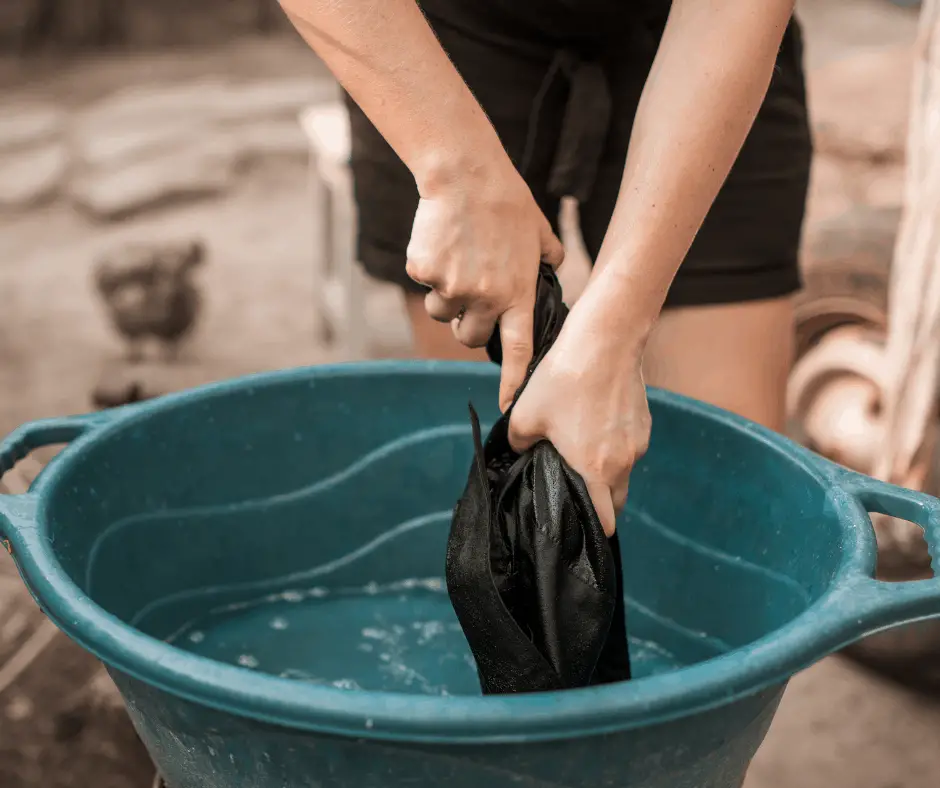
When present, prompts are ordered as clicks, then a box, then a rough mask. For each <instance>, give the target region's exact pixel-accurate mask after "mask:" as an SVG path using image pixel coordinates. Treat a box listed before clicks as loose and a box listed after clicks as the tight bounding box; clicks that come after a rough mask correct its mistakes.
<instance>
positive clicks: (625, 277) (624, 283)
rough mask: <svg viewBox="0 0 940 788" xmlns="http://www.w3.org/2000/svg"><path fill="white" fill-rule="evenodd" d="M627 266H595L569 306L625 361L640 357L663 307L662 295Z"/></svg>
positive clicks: (574, 313) (573, 314)
mask: <svg viewBox="0 0 940 788" xmlns="http://www.w3.org/2000/svg"><path fill="white" fill-rule="evenodd" d="M649 285H650V283H649V282H648V281H643V277H640V276H637V275H636V272H635V271H634V270H632V269H631V268H629V267H628V266H620V265H609V266H604V267H602V268H596V269H595V271H594V273H593V274H592V276H591V279H590V281H589V282H588V285H587V287H586V288H585V290H584V292H583V293H582V294H581V297H580V298H579V299H578V301H577V303H576V304H575V306H574V307H573V309H572V316H575V315H577V318H576V319H577V321H578V322H581V321H584V322H588V323H590V324H591V327H592V332H593V333H595V334H596V335H597V337H598V339H599V340H602V341H603V344H605V345H606V344H610V345H611V349H612V351H613V352H615V353H617V354H618V355H619V356H621V357H622V359H623V360H624V361H629V360H631V359H634V360H639V359H640V358H642V356H643V352H644V350H645V349H646V343H647V341H648V340H649V336H650V334H651V333H652V331H653V327H654V326H655V325H656V321H657V320H658V319H659V314H660V312H661V311H662V303H663V299H664V296H663V297H659V295H658V294H657V293H656V292H655V291H654V290H651V288H650V286H649Z"/></svg>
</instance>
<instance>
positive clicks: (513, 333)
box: [499, 307, 535, 413]
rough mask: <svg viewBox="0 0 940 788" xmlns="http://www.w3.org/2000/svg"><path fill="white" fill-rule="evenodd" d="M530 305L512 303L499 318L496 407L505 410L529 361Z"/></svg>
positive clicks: (522, 378)
mask: <svg viewBox="0 0 940 788" xmlns="http://www.w3.org/2000/svg"><path fill="white" fill-rule="evenodd" d="M534 319H535V318H534V316H533V314H532V309H531V307H530V308H519V307H513V308H512V309H510V310H508V311H506V312H504V313H503V315H502V317H500V319H499V338H500V340H501V344H502V348H503V364H502V373H501V377H500V381H499V407H500V409H501V410H502V411H503V412H504V413H505V412H506V410H507V409H508V408H509V406H510V405H511V404H512V401H513V398H514V397H515V396H516V392H517V391H518V390H519V387H520V386H521V385H522V382H523V381H524V380H525V375H526V370H527V369H528V366H529V362H530V361H532V324H533V321H534Z"/></svg>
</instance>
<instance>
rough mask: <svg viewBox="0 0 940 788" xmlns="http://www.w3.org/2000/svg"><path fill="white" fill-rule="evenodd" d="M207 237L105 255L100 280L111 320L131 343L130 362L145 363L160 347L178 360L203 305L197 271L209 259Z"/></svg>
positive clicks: (166, 355) (98, 269)
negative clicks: (149, 352) (150, 350)
mask: <svg viewBox="0 0 940 788" xmlns="http://www.w3.org/2000/svg"><path fill="white" fill-rule="evenodd" d="M205 259H206V248H205V245H204V244H203V243H202V241H199V240H191V241H185V242H170V243H162V244H144V243H132V244H127V245H126V246H123V247H121V248H119V249H117V250H115V251H114V252H113V253H111V254H108V255H106V256H105V257H103V258H102V259H101V260H100V261H99V262H98V264H97V265H96V267H95V283H96V286H97V289H98V293H99V295H100V296H101V298H102V300H103V301H104V304H105V307H106V309H107V311H108V316H109V318H110V320H111V324H112V325H113V327H114V329H115V330H116V331H117V332H118V334H119V335H120V336H121V337H122V338H123V339H124V341H125V342H126V343H127V360H128V361H130V362H132V363H138V362H141V361H144V360H145V358H146V351H147V346H148V345H155V346H156V347H157V348H158V350H160V351H161V355H162V357H163V359H164V360H165V361H168V362H175V361H177V360H178V358H179V350H180V346H181V344H182V343H183V341H184V340H185V339H186V338H187V337H188V336H189V335H190V334H191V333H192V330H193V327H194V326H195V324H196V320H197V318H198V316H199V313H200V311H201V306H202V297H201V294H200V292H199V289H198V287H197V285H196V282H195V281H194V278H193V272H194V270H195V269H196V268H198V267H199V266H200V265H202V264H203V262H205Z"/></svg>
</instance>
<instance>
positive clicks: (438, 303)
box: [424, 290, 464, 323]
mask: <svg viewBox="0 0 940 788" xmlns="http://www.w3.org/2000/svg"><path fill="white" fill-rule="evenodd" d="M424 307H425V309H427V310H428V315H430V317H431V319H432V320H436V321H437V322H439V323H450V322H451V321H452V320H456V319H457V317H458V316H459V315H460V313H461V312H462V311H463V308H464V304H463V301H462V300H460V299H458V298H445V297H444V296H442V295H441V294H440V293H439V292H438V291H437V290H432V291H431V292H430V293H428V294H427V295H426V296H425V297H424Z"/></svg>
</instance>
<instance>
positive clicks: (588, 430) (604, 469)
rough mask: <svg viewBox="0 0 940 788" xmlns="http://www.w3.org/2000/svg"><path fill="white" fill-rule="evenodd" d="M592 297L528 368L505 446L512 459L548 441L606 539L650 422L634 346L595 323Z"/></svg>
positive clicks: (599, 317) (598, 319) (588, 294)
mask: <svg viewBox="0 0 940 788" xmlns="http://www.w3.org/2000/svg"><path fill="white" fill-rule="evenodd" d="M597 292H598V289H597V288H596V287H595V288H594V289H593V292H592V287H591V286H590V285H589V286H588V289H587V290H586V291H585V293H584V295H583V296H582V298H581V300H579V301H578V303H577V305H576V306H575V307H574V308H573V309H572V311H571V314H570V315H569V316H568V319H567V321H566V322H565V325H564V327H563V328H562V330H561V334H560V335H559V337H558V339H557V340H556V342H555V344H554V345H553V346H552V348H551V350H549V352H548V353H547V354H546V356H545V358H544V359H543V360H542V361H541V363H540V364H539V365H538V367H536V369H535V372H534V373H533V374H532V377H531V379H530V380H529V382H528V384H527V385H526V387H525V389H524V390H523V392H522V394H521V395H520V397H519V400H518V401H517V402H516V405H515V407H514V408H513V411H512V417H511V418H510V422H509V439H510V442H511V444H512V445H513V447H514V448H515V449H516V450H517V451H524V450H525V449H528V448H529V447H531V446H532V445H534V444H535V443H537V442H538V441H540V440H542V439H547V440H549V441H551V442H552V443H553V444H554V446H555V448H556V449H557V450H558V453H559V454H560V455H561V456H562V457H563V458H564V459H565V461H566V462H567V463H568V464H569V465H570V466H571V467H572V468H573V469H574V470H575V471H577V472H578V473H579V474H580V475H581V477H582V478H583V479H584V481H585V484H586V485H587V488H588V492H589V493H590V495H591V499H592V501H593V502H594V507H595V509H596V510H597V514H598V517H599V518H600V521H601V524H602V525H603V526H604V532H605V533H606V534H607V535H608V536H610V535H612V534H613V532H614V529H615V527H616V514H617V512H619V511H620V509H622V508H623V505H624V503H625V502H626V499H627V489H628V486H629V481H630V471H631V470H632V469H633V465H634V463H635V462H636V461H637V460H638V459H640V457H642V456H643V454H645V453H646V449H647V447H648V445H649V438H650V425H651V420H650V412H649V405H648V404H647V401H646V386H645V385H644V383H643V374H642V368H641V367H642V345H641V344H640V343H639V342H634V341H631V340H630V339H629V337H627V336H624V335H623V333H622V332H619V331H617V330H615V329H614V328H613V327H612V326H611V323H610V321H606V320H605V319H604V318H603V314H602V310H599V309H596V308H595V306H596V304H594V303H592V301H595V300H596V296H597Z"/></svg>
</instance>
